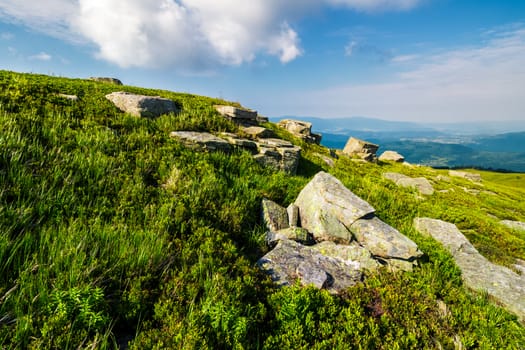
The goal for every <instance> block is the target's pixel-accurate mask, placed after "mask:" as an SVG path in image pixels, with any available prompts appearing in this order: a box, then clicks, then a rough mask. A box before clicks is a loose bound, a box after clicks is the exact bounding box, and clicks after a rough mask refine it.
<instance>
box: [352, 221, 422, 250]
mask: <svg viewBox="0 0 525 350" xmlns="http://www.w3.org/2000/svg"><path fill="white" fill-rule="evenodd" d="M350 231H352V234H353V235H354V237H355V238H356V239H357V241H358V242H359V243H360V244H361V245H363V246H364V247H365V248H367V249H368V250H369V251H370V253H372V254H373V255H374V256H378V257H382V258H386V259H389V258H395V259H404V260H409V259H413V258H418V257H420V256H421V255H423V253H422V252H421V251H419V249H418V247H417V244H416V243H414V242H413V241H412V240H411V239H409V238H408V237H406V236H405V235H403V234H401V233H400V232H399V231H398V230H396V229H395V228H393V227H392V226H389V225H387V224H386V223H384V222H383V221H381V220H379V218H377V217H375V216H374V217H372V218H365V219H359V220H357V221H355V222H354V223H353V224H352V225H351V226H350Z"/></svg>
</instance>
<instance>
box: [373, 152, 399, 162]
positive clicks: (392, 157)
mask: <svg viewBox="0 0 525 350" xmlns="http://www.w3.org/2000/svg"><path fill="white" fill-rule="evenodd" d="M379 160H380V161H383V162H397V163H402V162H403V161H404V160H405V157H403V156H402V155H401V154H399V153H397V152H396V151H384V152H383V153H382V154H381V155H380V156H379Z"/></svg>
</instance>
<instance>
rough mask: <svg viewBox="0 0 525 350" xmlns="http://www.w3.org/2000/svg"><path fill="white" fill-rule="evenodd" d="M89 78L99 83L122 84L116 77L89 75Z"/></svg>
mask: <svg viewBox="0 0 525 350" xmlns="http://www.w3.org/2000/svg"><path fill="white" fill-rule="evenodd" d="M89 80H93V81H97V82H99V83H109V84H113V85H122V81H120V80H119V79H117V78H108V77H91V78H89Z"/></svg>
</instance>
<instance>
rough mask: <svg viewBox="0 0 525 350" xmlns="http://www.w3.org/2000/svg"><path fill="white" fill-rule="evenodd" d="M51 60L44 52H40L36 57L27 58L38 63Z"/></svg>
mask: <svg viewBox="0 0 525 350" xmlns="http://www.w3.org/2000/svg"><path fill="white" fill-rule="evenodd" d="M51 58H53V57H52V56H51V55H50V54H48V53H46V52H40V53H38V54H36V55H32V56H29V59H30V60H38V61H50V60H51Z"/></svg>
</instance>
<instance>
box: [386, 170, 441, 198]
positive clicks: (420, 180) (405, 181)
mask: <svg viewBox="0 0 525 350" xmlns="http://www.w3.org/2000/svg"><path fill="white" fill-rule="evenodd" d="M383 177H384V178H385V179H387V180H390V181H393V182H395V184H396V185H397V186H400V187H412V188H415V189H417V190H418V191H419V193H421V194H424V195H431V194H433V193H434V187H432V184H431V183H430V182H429V181H428V180H427V179H426V178H424V177H415V178H413V177H409V176H406V175H403V174H399V173H390V172H389V173H384V174H383Z"/></svg>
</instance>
